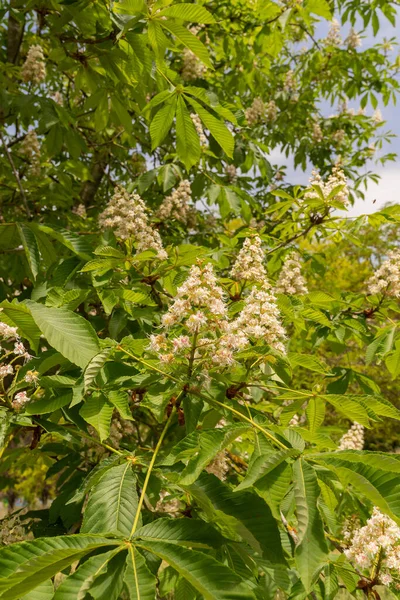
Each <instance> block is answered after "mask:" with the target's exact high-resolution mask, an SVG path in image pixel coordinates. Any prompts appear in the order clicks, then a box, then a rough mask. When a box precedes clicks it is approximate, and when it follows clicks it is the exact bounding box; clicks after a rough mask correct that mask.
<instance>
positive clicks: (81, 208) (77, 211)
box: [72, 204, 87, 219]
mask: <svg viewBox="0 0 400 600" xmlns="http://www.w3.org/2000/svg"><path fill="white" fill-rule="evenodd" d="M72 212H73V213H74V215H77V216H78V217H81V218H82V219H86V217H87V214H86V207H85V205H84V204H78V206H74V208H73V209H72Z"/></svg>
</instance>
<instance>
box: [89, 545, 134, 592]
mask: <svg viewBox="0 0 400 600" xmlns="http://www.w3.org/2000/svg"><path fill="white" fill-rule="evenodd" d="M125 561H126V554H125V552H119V553H118V554H116V555H115V556H113V557H112V558H111V559H110V560H109V561H108V563H107V566H106V569H105V572H104V573H101V574H100V575H99V576H98V577H96V579H95V581H94V583H93V584H92V585H91V586H90V596H91V597H92V598H94V600H119V599H120V598H121V596H120V593H121V592H122V588H123V586H124V572H125V568H126V562H125Z"/></svg>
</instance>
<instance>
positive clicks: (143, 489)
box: [129, 396, 179, 539]
mask: <svg viewBox="0 0 400 600" xmlns="http://www.w3.org/2000/svg"><path fill="white" fill-rule="evenodd" d="M178 398H179V396H178ZM175 412H176V406H173V407H172V410H171V414H170V415H169V417H168V419H167V422H166V423H165V425H164V429H163V430H162V432H161V435H160V438H159V440H158V442H157V445H156V447H155V449H154V453H153V456H152V457H151V461H150V464H149V468H148V469H147V473H146V477H145V480H144V484H143V488H142V492H141V494H140V498H139V502H138V506H137V510H136V515H135V520H134V522H133V525H132V530H131V534H130V536H129V539H131V538H132V536H133V534H134V533H135V531H136V529H137V526H138V523H139V518H140V513H141V510H142V506H143V501H144V497H145V494H146V490H147V486H148V483H149V480H150V475H151V472H152V470H153V467H154V463H155V462H156V458H157V454H158V452H159V450H160V448H161V444H162V443H163V440H164V438H165V434H166V433H167V430H168V428H169V426H170V424H171V421H172V419H173V417H174V415H175Z"/></svg>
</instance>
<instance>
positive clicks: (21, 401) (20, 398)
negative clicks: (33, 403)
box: [11, 392, 30, 410]
mask: <svg viewBox="0 0 400 600" xmlns="http://www.w3.org/2000/svg"><path fill="white" fill-rule="evenodd" d="M29 400H30V398H29V396H28V394H27V393H26V392H18V394H15V396H14V399H13V401H12V402H11V405H12V407H13V408H15V410H20V409H21V408H23V406H25V404H27V403H28V402H29Z"/></svg>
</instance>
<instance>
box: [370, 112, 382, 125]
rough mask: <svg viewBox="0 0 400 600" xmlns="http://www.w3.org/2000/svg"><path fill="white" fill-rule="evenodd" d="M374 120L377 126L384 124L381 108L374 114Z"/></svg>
mask: <svg viewBox="0 0 400 600" xmlns="http://www.w3.org/2000/svg"><path fill="white" fill-rule="evenodd" d="M372 120H373V122H374V123H375V125H377V124H378V123H382V121H383V117H382V113H381V111H380V109H379V108H377V109H376V111H375V112H374V114H373V115H372Z"/></svg>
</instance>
